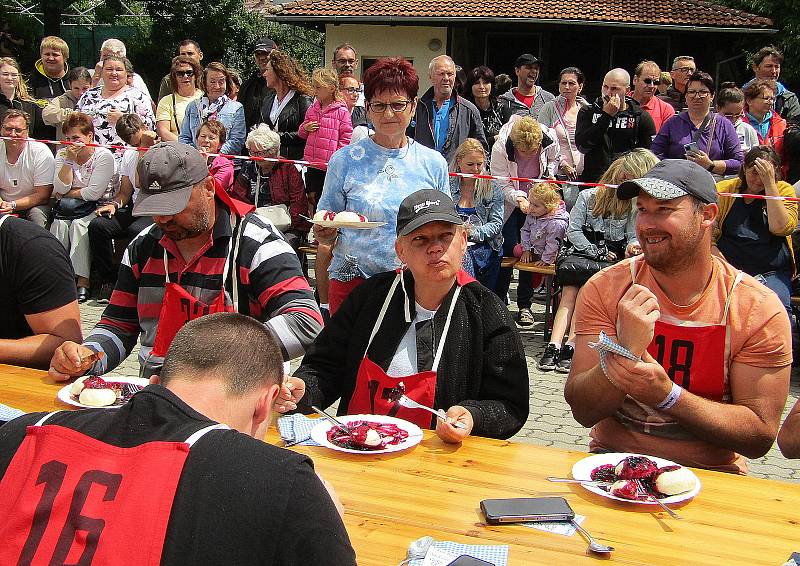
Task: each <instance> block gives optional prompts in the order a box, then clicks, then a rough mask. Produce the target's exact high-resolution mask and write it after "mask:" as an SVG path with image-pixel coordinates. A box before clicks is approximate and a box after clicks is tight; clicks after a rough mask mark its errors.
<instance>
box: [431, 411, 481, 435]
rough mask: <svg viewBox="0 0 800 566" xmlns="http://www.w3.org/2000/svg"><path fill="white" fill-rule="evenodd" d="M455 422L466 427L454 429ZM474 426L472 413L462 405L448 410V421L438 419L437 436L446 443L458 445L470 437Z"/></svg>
mask: <svg viewBox="0 0 800 566" xmlns="http://www.w3.org/2000/svg"><path fill="white" fill-rule="evenodd" d="M454 422H459V423H461V424H463V425H465V428H456V427H454V426H453V425H452V423H454ZM474 424H475V423H474V422H473V421H472V413H470V412H469V411H468V410H467V409H466V408H465V407H462V406H461V405H453V406H452V407H450V408H449V409H447V421H443V420H441V419H436V434H437V436H438V437H439V438H441V439H442V440H444V441H445V442H450V443H453V444H456V443H459V442H461V441H463V440H464V439H465V438H466V437H468V436H469V435H470V433H471V432H472V427H473V426H474Z"/></svg>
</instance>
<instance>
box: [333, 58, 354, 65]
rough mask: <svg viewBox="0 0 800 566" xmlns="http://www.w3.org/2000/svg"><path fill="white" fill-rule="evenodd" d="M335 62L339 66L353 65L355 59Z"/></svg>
mask: <svg viewBox="0 0 800 566" xmlns="http://www.w3.org/2000/svg"><path fill="white" fill-rule="evenodd" d="M336 62H337V63H339V64H340V65H355V64H356V60H355V59H337V60H336Z"/></svg>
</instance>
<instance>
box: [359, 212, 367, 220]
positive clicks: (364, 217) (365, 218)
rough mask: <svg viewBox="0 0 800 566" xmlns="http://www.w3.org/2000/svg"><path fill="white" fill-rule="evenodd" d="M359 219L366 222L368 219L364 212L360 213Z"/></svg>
mask: <svg viewBox="0 0 800 566" xmlns="http://www.w3.org/2000/svg"><path fill="white" fill-rule="evenodd" d="M358 221H359V222H366V221H367V217H366V216H364V215H363V214H359V215H358Z"/></svg>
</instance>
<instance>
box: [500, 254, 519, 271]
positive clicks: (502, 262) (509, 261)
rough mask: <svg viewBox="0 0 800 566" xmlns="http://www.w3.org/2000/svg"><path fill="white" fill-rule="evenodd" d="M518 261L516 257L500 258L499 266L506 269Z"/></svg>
mask: <svg viewBox="0 0 800 566" xmlns="http://www.w3.org/2000/svg"><path fill="white" fill-rule="evenodd" d="M518 261H519V258H516V257H513V256H512V257H504V258H503V259H501V260H500V267H502V268H506V269H508V268H509V267H514V264H515V263H517V262H518Z"/></svg>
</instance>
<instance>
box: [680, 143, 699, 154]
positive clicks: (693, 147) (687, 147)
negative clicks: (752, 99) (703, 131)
mask: <svg viewBox="0 0 800 566" xmlns="http://www.w3.org/2000/svg"><path fill="white" fill-rule="evenodd" d="M683 151H685V152H686V153H698V152H699V151H700V148H699V147H697V142H692V143H685V144H683Z"/></svg>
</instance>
